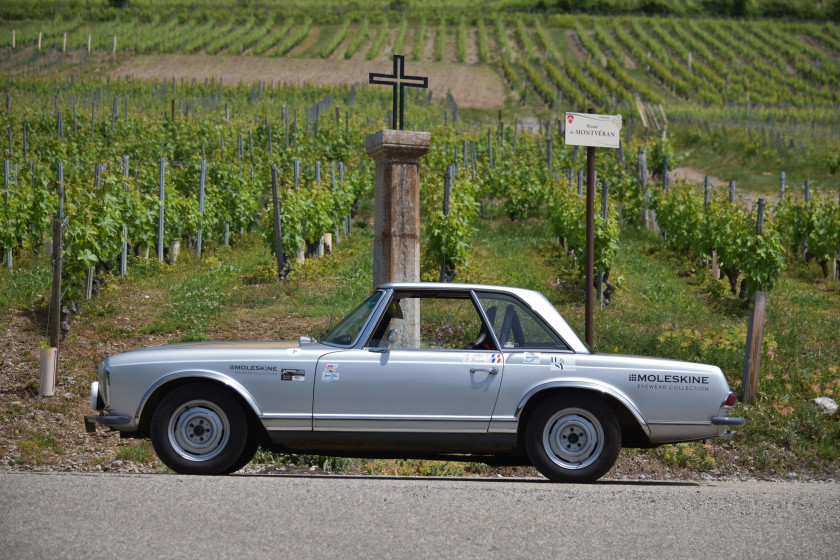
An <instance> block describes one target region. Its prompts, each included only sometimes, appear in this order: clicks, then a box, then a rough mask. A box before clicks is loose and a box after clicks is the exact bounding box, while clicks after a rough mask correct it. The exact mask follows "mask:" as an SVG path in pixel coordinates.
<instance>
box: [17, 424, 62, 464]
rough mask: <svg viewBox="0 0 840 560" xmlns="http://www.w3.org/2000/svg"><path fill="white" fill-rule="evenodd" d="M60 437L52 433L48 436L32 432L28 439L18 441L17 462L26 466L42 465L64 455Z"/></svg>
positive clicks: (47, 434)
mask: <svg viewBox="0 0 840 560" xmlns="http://www.w3.org/2000/svg"><path fill="white" fill-rule="evenodd" d="M59 438H60V436H56V434H54V433H52V432H48V433H46V434H44V433H41V432H31V433H30V434H29V436H28V437H26V438H25V439H22V440H20V441H18V443H17V452H18V458H17V459H16V462H17V463H19V464H26V465H42V464H45V463H48V462H51V461H52V460H54V458H55V457H56V456H60V455H62V454H63V451H62V449H61V445H60V442H59Z"/></svg>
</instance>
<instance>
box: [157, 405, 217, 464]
mask: <svg viewBox="0 0 840 560" xmlns="http://www.w3.org/2000/svg"><path fill="white" fill-rule="evenodd" d="M229 437H230V425H229V423H228V418H227V415H226V414H225V413H224V412H223V411H222V410H221V409H220V408H219V407H218V406H216V405H215V404H213V403H211V402H207V401H190V402H188V403H185V404H183V405H181V406H180V407H179V408H178V409H177V410H176V411H175V413H174V414H172V416H171V417H170V419H169V443H170V444H172V447H173V448H174V449H175V451H176V452H177V453H178V454H179V455H181V456H182V457H184V458H185V459H189V460H191V461H207V460H210V459H212V458H213V457H215V456H216V455H218V454H219V453H221V451H222V450H223V449H224V448H225V445H226V444H227V441H228V438H229Z"/></svg>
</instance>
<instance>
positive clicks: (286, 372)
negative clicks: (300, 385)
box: [280, 368, 306, 381]
mask: <svg viewBox="0 0 840 560" xmlns="http://www.w3.org/2000/svg"><path fill="white" fill-rule="evenodd" d="M280 379H281V380H282V381H306V370H302V369H286V368H283V371H281V372H280Z"/></svg>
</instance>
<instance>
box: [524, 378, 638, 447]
mask: <svg viewBox="0 0 840 560" xmlns="http://www.w3.org/2000/svg"><path fill="white" fill-rule="evenodd" d="M545 389H584V390H588V391H596V392H599V393H603V394H605V395H609V396H611V397H613V398H614V399H616V400H617V401H618V402H620V403H621V404H622V405H623V406H624V407H625V408H626V409H627V410H629V411H630V414H632V415H633V418H635V419H636V421H637V422H638V423H639V426H641V428H642V430H643V431H644V432H645V434H646V435H648V436H649V435H650V427H649V426H648V424H651V422H647V421H646V420H645V419H644V418H643V417H642V414H641V413H640V412H639V411H638V409H637V408H636V406H635V405H634V404H633V403H632V401H630V399H628V398H627V397H626V396H625V395H624V394H623V393H621V392H620V391H617V390H616V389H615V388H614V387H612V386H610V385H605V384H602V383H597V382H594V381H588V380H585V379H563V380H554V381H548V382H545V383H542V384H540V385H537V386H535V387H532V388H531V389H530V390H529V391H528V392H527V393H525V395H524V396H523V397H522V399H521V400H520V401H519V405H518V406H517V407H516V412H515V413H514V416H515V417H516V418H517V419H518V418H519V415H520V414H522V409H523V408H525V405H526V404H527V402H528V400H530V398H531V397H533V396H534V395H535V394H537V393H539V392H540V391H544V390H545Z"/></svg>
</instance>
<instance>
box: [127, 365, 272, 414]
mask: <svg viewBox="0 0 840 560" xmlns="http://www.w3.org/2000/svg"><path fill="white" fill-rule="evenodd" d="M187 378H190V379H196V380H202V379H209V380H211V381H218V382H221V383H223V384H224V385H227V386H228V387H230V388H231V389H233V390H234V391H236V392H237V393H238V394H239V396H241V397H242V398H243V399H245V402H246V403H248V406H250V407H251V410H253V411H254V414H256V415H257V416H258V417H262V415H263V414H262V410H260V407H259V405H258V404H257V401H256V400H255V399H254V397H252V396H251V394H250V393H249V392H248V391H247V390H246V389H245V387H243V386H242V385H241V384H240V383H239V382H237V381H236V380H235V379H231V378H230V377H228V376H226V375H222V374H221V373H218V372H215V371H201V370H199V371H179V372H177V373H171V374H169V375H166V376H164V377H161V378H160V379H158V380H157V381H155V382H154V383H153V384H152V386H151V387H149V389H148V390H147V391H146V393H145V394H144V395H143V398H142V399H140V404H139V405H138V406H137V412H135V413H134V422H135V424H137V423H139V422H140V416H141V414H142V413H143V409H144V408H145V407H146V403H147V402H148V401H149V398H150V397H151V396H152V395H153V394H154V392H155V391H157V390H158V389H159V388H160V387H162V386H163V385H165V384H167V383H169V382H171V381H176V380H178V379H187Z"/></svg>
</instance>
